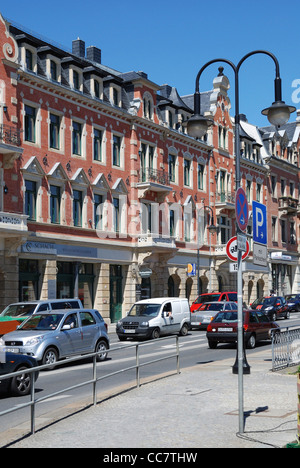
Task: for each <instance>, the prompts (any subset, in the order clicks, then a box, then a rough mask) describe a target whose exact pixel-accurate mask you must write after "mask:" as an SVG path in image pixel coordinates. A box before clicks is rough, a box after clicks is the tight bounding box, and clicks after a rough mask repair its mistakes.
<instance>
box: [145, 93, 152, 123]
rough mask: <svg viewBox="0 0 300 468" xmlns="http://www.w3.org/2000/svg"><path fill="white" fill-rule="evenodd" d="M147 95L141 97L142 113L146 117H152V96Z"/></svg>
mask: <svg viewBox="0 0 300 468" xmlns="http://www.w3.org/2000/svg"><path fill="white" fill-rule="evenodd" d="M146 94H147V95H146V96H145V97H144V99H143V115H144V117H145V118H147V119H152V118H153V102H152V97H151V96H150V95H148V93H146Z"/></svg>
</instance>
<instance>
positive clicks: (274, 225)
mask: <svg viewBox="0 0 300 468" xmlns="http://www.w3.org/2000/svg"><path fill="white" fill-rule="evenodd" d="M277 241H278V237H277V218H276V216H272V242H277Z"/></svg>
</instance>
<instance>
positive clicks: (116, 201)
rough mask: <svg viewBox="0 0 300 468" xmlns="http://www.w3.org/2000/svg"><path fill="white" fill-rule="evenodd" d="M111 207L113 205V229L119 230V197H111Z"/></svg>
mask: <svg viewBox="0 0 300 468" xmlns="http://www.w3.org/2000/svg"><path fill="white" fill-rule="evenodd" d="M113 207H114V220H113V222H114V230H115V232H119V227H120V223H119V216H120V200H119V198H113Z"/></svg>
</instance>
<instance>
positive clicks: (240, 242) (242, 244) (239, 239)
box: [237, 233, 247, 252]
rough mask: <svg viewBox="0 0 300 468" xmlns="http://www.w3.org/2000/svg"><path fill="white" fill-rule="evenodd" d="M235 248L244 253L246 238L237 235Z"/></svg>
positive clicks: (242, 235)
mask: <svg viewBox="0 0 300 468" xmlns="http://www.w3.org/2000/svg"><path fill="white" fill-rule="evenodd" d="M237 248H238V250H242V251H243V252H246V250H247V237H246V236H245V235H244V234H240V233H238V234H237Z"/></svg>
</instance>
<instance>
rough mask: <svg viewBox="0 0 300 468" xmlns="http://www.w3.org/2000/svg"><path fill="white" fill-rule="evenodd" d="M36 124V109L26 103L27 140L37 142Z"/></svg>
mask: <svg viewBox="0 0 300 468" xmlns="http://www.w3.org/2000/svg"><path fill="white" fill-rule="evenodd" d="M35 124H36V109H35V108H34V107H31V106H27V105H25V141H30V142H31V143H35V142H36V135H35Z"/></svg>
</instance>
